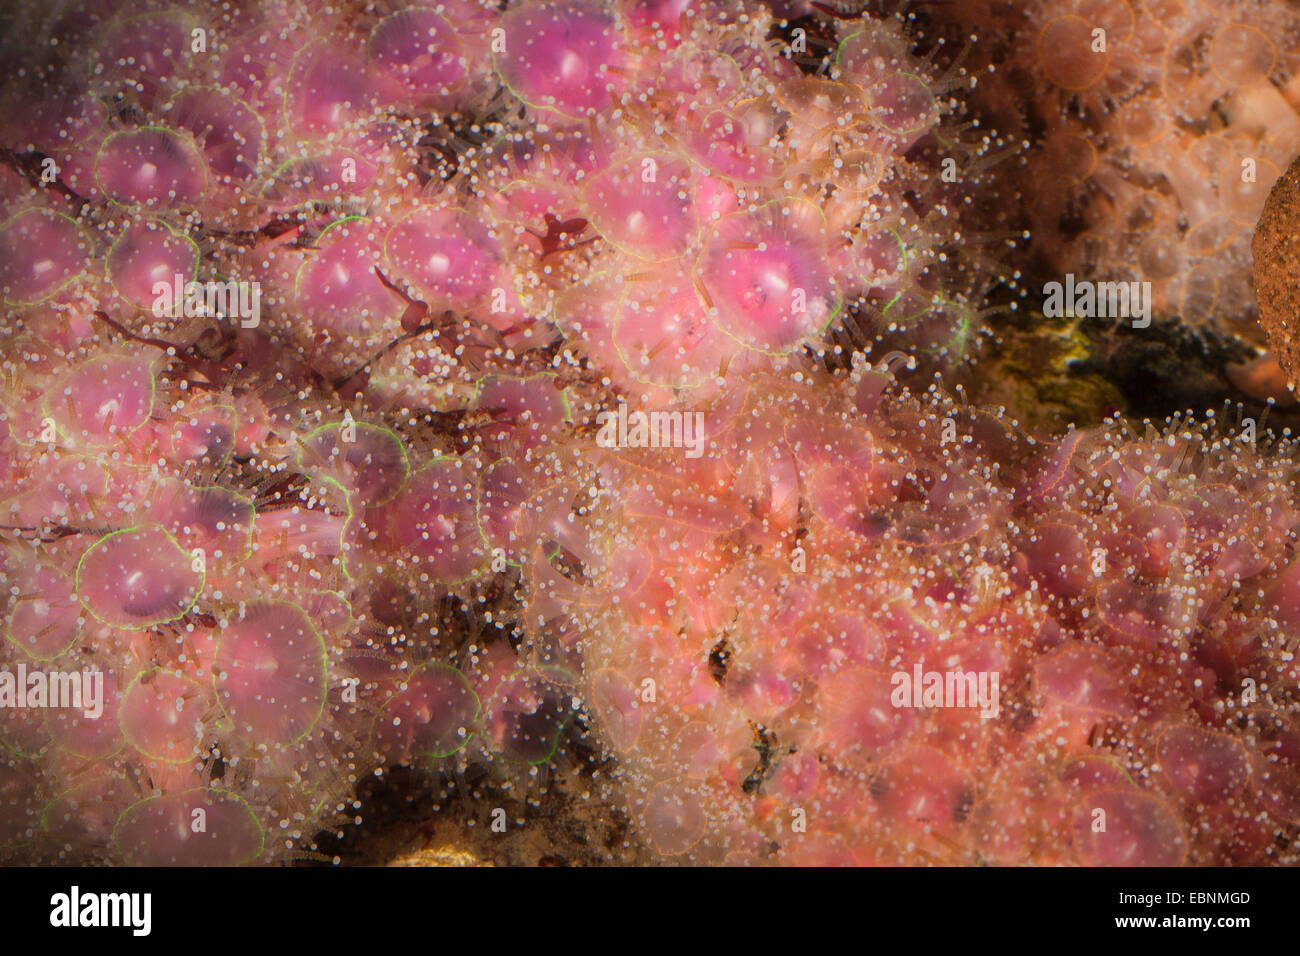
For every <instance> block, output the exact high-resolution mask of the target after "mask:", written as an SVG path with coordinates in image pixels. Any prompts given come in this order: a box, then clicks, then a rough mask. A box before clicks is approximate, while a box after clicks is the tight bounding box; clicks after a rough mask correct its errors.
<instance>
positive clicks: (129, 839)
mask: <svg viewBox="0 0 1300 956" xmlns="http://www.w3.org/2000/svg"><path fill="white" fill-rule="evenodd" d="M199 824H202V825H201V826H200V825H199ZM113 845H114V847H115V849H116V851H117V853H118V855H119V857H120V858H121V859H122V860H124V861H126V862H127V863H128V864H131V865H135V866H241V865H246V864H249V863H252V862H254V861H256V860H257V859H258V858H260V857H261V855H262V852H263V849H264V848H265V845H266V835H265V831H264V829H263V827H262V824H261V823H260V822H258V819H257V815H256V814H255V813H254V812H253V809H252V807H250V806H249V804H248V803H247V802H246V801H245V800H244V799H242V798H241V797H239V796H238V795H236V794H234V793H231V792H229V791H226V790H218V789H215V788H202V787H199V788H195V789H192V790H185V791H181V792H177V793H166V794H161V795H159V796H152V797H145V798H144V799H143V800H140V801H139V802H137V803H134V804H132V805H131V806H130V807H128V808H127V809H126V810H125V811H123V813H122V815H121V816H120V817H118V819H117V823H116V824H115V825H114V827H113Z"/></svg>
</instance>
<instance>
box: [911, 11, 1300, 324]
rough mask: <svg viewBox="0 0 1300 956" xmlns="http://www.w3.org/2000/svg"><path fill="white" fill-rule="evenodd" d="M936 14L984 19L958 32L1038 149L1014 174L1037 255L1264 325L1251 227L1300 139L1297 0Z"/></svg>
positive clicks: (1213, 318) (1169, 300) (1007, 119)
mask: <svg viewBox="0 0 1300 956" xmlns="http://www.w3.org/2000/svg"><path fill="white" fill-rule="evenodd" d="M934 16H935V18H936V20H943V21H947V22H948V24H949V25H950V26H951V27H952V31H951V32H953V33H954V34H955V33H957V32H958V31H960V32H961V33H962V34H963V35H964V34H968V33H970V32H971V31H972V30H975V31H977V32H978V33H979V40H978V42H975V43H970V42H966V43H964V44H962V45H964V46H966V47H967V48H968V52H970V54H971V56H970V57H968V58H967V60H966V65H967V67H968V68H971V72H972V74H973V75H974V76H975V78H976V79H977V80H978V86H979V87H980V89H977V91H976V92H975V94H974V97H975V100H976V102H977V103H978V104H979V105H980V108H981V109H984V110H986V111H987V113H988V114H989V115H990V116H991V117H993V118H994V120H995V122H997V123H999V124H1000V126H1001V128H1002V129H1003V131H1004V132H1007V133H1013V132H1014V131H1016V130H1019V131H1020V134H1021V135H1022V136H1023V137H1024V139H1025V140H1026V142H1027V144H1028V145H1029V146H1030V149H1029V150H1028V152H1027V153H1026V156H1025V158H1024V162H1023V164H1020V163H1016V164H1008V165H1007V166H1006V167H1005V172H1006V173H1007V176H1008V180H1007V182H1006V183H1005V186H1006V187H1007V189H1008V190H1014V193H1015V195H1016V196H1017V197H1018V201H1017V202H1016V203H1015V204H1014V206H1008V207H1007V212H1008V214H1009V216H1010V217H1011V218H1014V217H1016V216H1023V217H1027V220H1026V222H1025V224H1026V225H1028V226H1029V227H1030V228H1031V229H1032V230H1033V232H1034V235H1035V237H1036V241H1035V243H1034V248H1035V253H1036V260H1037V261H1036V267H1037V268H1039V269H1040V270H1046V271H1047V272H1049V273H1057V274H1064V273H1067V272H1074V273H1076V274H1080V275H1086V276H1088V277H1091V278H1093V279H1095V280H1097V281H1142V282H1150V283H1151V286H1152V293H1153V300H1154V311H1155V313H1156V314H1157V315H1160V316H1164V317H1171V318H1172V317H1178V318H1180V319H1181V320H1182V321H1183V322H1186V323H1188V324H1190V325H1192V326H1195V327H1201V328H1204V327H1210V328H1212V329H1218V330H1226V331H1230V332H1231V333H1232V334H1235V335H1238V336H1241V337H1243V338H1245V339H1248V340H1250V341H1254V342H1259V341H1260V340H1261V338H1262V337H1261V336H1260V335H1259V330H1258V328H1257V327H1256V326H1255V324H1254V321H1255V319H1256V318H1257V316H1258V311H1257V308H1256V304H1255V293H1254V289H1253V286H1252V283H1251V274H1250V273H1251V270H1250V263H1251V254H1250V241H1251V234H1252V232H1253V230H1254V226H1255V222H1256V220H1257V219H1258V218H1259V215H1260V212H1261V210H1262V208H1263V206H1264V202H1265V199H1266V198H1267V196H1268V193H1269V190H1270V188H1271V187H1272V185H1273V183H1274V182H1275V181H1276V180H1277V178H1278V176H1279V175H1280V174H1281V172H1282V170H1284V169H1285V168H1286V167H1287V165H1288V164H1289V163H1290V161H1291V159H1292V157H1293V156H1294V155H1295V154H1296V153H1297V152H1300V92H1298V91H1297V86H1296V71H1297V68H1298V67H1300V60H1297V58H1296V55H1295V51H1296V49H1297V32H1296V20H1295V13H1294V10H1292V9H1291V8H1290V7H1289V5H1288V4H1286V3H1278V2H1273V0H1231V2H1227V3H1222V4H1213V5H1212V4H1200V3H1166V2H1162V0H1068V2H1064V3H1063V2H1059V0H1041V2H1032V3H1026V4H1021V3H1003V2H997V0H992V2H991V0H962V2H961V3H958V4H954V5H952V6H951V7H948V8H946V9H944V10H936V11H935V13H934ZM936 29H940V27H939V25H937V24H936ZM1013 180H1014V181H1013ZM1012 210H1014V212H1012Z"/></svg>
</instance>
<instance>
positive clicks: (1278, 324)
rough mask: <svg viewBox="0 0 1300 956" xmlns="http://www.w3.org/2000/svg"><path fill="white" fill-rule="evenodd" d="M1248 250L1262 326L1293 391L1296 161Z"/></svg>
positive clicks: (1298, 245)
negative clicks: (1253, 271) (1250, 255)
mask: <svg viewBox="0 0 1300 956" xmlns="http://www.w3.org/2000/svg"><path fill="white" fill-rule="evenodd" d="M1252 248H1253V250H1254V253H1255V290H1256V293H1257V295H1258V297H1259V315H1260V322H1261V323H1262V324H1263V326H1264V330H1265V331H1266V332H1267V333H1268V341H1269V345H1270V346H1271V347H1272V349H1273V351H1274V353H1276V355H1277V360H1278V362H1279V363H1280V364H1281V366H1282V369H1283V370H1284V371H1285V372H1286V377H1287V384H1288V385H1289V386H1290V388H1291V390H1292V391H1293V392H1295V391H1296V390H1297V383H1300V159H1297V160H1296V161H1295V162H1293V163H1292V164H1291V168H1290V169H1288V170H1287V171H1286V172H1285V173H1283V174H1282V177H1281V178H1280V179H1278V181H1277V184H1276V185H1274V186H1273V191H1272V192H1271V193H1269V196H1268V202H1266V203H1265V204H1264V214H1263V215H1262V216H1260V219H1259V224H1258V225H1257V226H1256V227H1255V239H1254V243H1253V246H1252Z"/></svg>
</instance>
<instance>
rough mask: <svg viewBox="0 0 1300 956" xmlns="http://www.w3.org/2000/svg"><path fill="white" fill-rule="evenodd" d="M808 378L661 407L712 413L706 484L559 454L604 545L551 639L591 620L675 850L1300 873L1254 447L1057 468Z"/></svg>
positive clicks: (1112, 432)
mask: <svg viewBox="0 0 1300 956" xmlns="http://www.w3.org/2000/svg"><path fill="white" fill-rule="evenodd" d="M795 379H796V380H794V381H792V380H791V379H790V378H789V377H779V378H768V377H759V376H756V377H754V378H753V379H751V381H750V383H749V385H748V387H747V388H744V389H736V390H732V391H731V392H729V393H728V394H727V395H726V396H725V397H723V398H720V399H719V400H718V401H716V402H712V403H708V404H704V405H699V406H695V405H690V404H689V403H683V404H680V405H678V406H676V407H674V408H672V409H670V410H665V411H663V412H659V413H657V414H660V415H663V416H665V417H664V418H663V419H661V421H663V422H669V421H671V418H670V417H669V416H673V415H679V416H680V415H685V416H689V415H692V414H697V413H698V414H699V415H701V416H702V419H703V424H704V428H705V433H706V436H707V453H706V454H704V455H701V456H699V457H698V458H695V459H692V458H690V457H689V456H686V455H685V454H684V451H683V450H682V449H681V448H673V447H645V448H636V447H615V448H610V449H602V448H599V447H595V446H594V445H593V443H592V441H591V440H590V439H586V440H583V442H582V443H581V444H579V445H577V446H574V447H571V448H568V449H563V450H558V451H557V452H556V454H557V457H558V461H559V462H562V463H563V464H562V465H557V466H556V472H557V473H567V474H570V475H572V480H571V481H570V482H569V483H567V484H563V485H561V486H560V487H562V488H563V491H561V490H560V487H557V488H556V489H552V491H551V493H550V495H548V498H547V502H548V503H549V502H553V501H554V500H555V499H556V498H559V499H561V500H562V501H563V502H564V507H565V508H566V510H570V511H571V513H572V514H575V515H578V516H579V518H578V520H577V523H578V525H579V530H571V531H570V532H569V534H568V536H567V537H566V538H565V539H563V540H562V541H561V542H560V544H561V545H562V547H563V549H564V551H563V553H564V555H565V556H566V562H567V563H566V567H565V568H562V569H560V570H559V572H557V569H556V559H555V554H556V549H555V548H550V549H543V548H539V549H538V550H537V551H536V552H535V554H534V556H533V568H532V569H531V572H530V581H531V584H532V588H533V591H534V593H535V595H536V598H535V600H536V601H537V603H538V604H542V605H545V606H546V608H547V609H546V611H544V612H540V613H538V614H537V615H536V617H535V618H530V623H532V624H535V625H540V624H543V623H544V624H546V625H547V626H550V627H554V625H553V622H552V620H551V618H550V617H549V613H550V608H551V607H561V608H566V609H567V614H566V617H565V619H566V621H567V622H568V626H569V627H571V628H573V629H576V630H577V632H578V638H577V640H578V643H579V646H580V648H581V652H582V659H583V663H584V668H585V670H584V674H583V687H584V691H585V696H586V699H587V701H588V705H589V706H590V708H591V710H592V712H593V714H594V715H595V716H596V718H597V721H598V727H599V728H600V729H601V731H602V733H603V734H604V735H605V738H606V740H607V741H608V744H609V746H610V747H611V749H612V750H613V751H614V752H615V753H616V754H617V755H618V757H619V766H620V775H619V782H620V785H621V787H622V790H623V794H624V798H625V799H626V801H627V803H628V804H629V806H630V807H631V808H632V809H633V812H634V816H635V819H636V820H637V822H638V823H639V825H640V826H641V827H642V829H643V832H644V833H645V834H646V836H647V838H648V840H649V841H650V842H651V843H652V845H653V846H654V847H655V848H656V849H658V850H659V851H660V852H661V853H662V854H664V855H665V857H667V858H676V859H685V860H689V861H693V862H760V861H768V862H776V863H828V862H855V863H875V864H880V863H889V864H897V863H907V862H935V863H957V864H973V863H979V862H986V863H999V864H1026V863H1029V864H1043V863H1076V864H1130V865H1131V864H1134V863H1143V864H1153V863H1163V864H1178V863H1183V862H1194V863H1200V864H1208V863H1215V864H1222V863H1244V862H1261V861H1267V860H1273V861H1286V860H1292V859H1293V851H1292V850H1291V848H1290V846H1289V844H1288V843H1287V842H1286V840H1285V839H1281V840H1280V841H1279V838H1284V837H1285V835H1286V834H1287V833H1288V832H1289V828H1290V827H1291V826H1293V825H1294V823H1295V822H1296V819H1297V814H1298V813H1300V804H1298V803H1297V802H1296V795H1297V793H1298V792H1300V790H1298V789H1297V788H1298V787H1300V764H1298V763H1297V760H1300V752H1297V750H1296V746H1297V744H1300V736H1297V733H1298V732H1300V728H1298V727H1297V726H1296V724H1295V720H1294V710H1295V704H1296V695H1295V691H1294V687H1295V685H1296V681H1295V674H1294V663H1293V660H1292V651H1291V649H1292V645H1293V641H1292V638H1291V637H1290V636H1289V635H1290V634H1291V633H1292V630H1293V627H1294V624H1295V621H1294V618H1295V614H1296V609H1295V600H1296V596H1295V593H1294V591H1295V581H1296V579H1297V572H1298V571H1300V564H1297V563H1296V562H1295V561H1294V559H1293V555H1292V548H1293V545H1294V541H1295V534H1296V530H1297V528H1300V509H1298V508H1297V505H1296V501H1295V495H1294V491H1293V488H1292V485H1293V482H1294V478H1295V464H1294V462H1293V461H1291V460H1289V459H1285V458H1283V457H1279V456H1277V455H1276V453H1275V452H1276V450H1275V451H1274V453H1270V454H1262V453H1260V452H1259V451H1257V449H1256V448H1255V447H1254V445H1253V444H1252V442H1253V438H1252V430H1253V428H1254V423H1252V422H1246V423H1240V427H1233V426H1229V425H1227V424H1225V423H1218V424H1216V423H1215V422H1214V421H1213V420H1211V421H1210V422H1208V423H1207V424H1205V425H1201V426H1195V425H1191V424H1180V423H1175V425H1174V426H1173V427H1172V428H1170V429H1169V430H1167V431H1155V430H1152V431H1151V432H1150V433H1149V434H1147V435H1133V434H1130V433H1128V432H1126V431H1125V430H1124V429H1123V428H1121V427H1120V426H1119V425H1118V424H1115V425H1112V426H1110V427H1108V428H1106V429H1102V430H1100V431H1097V432H1090V433H1085V432H1075V433H1072V434H1071V435H1070V436H1068V437H1067V438H1065V439H1064V440H1063V441H1061V442H1060V443H1059V444H1055V445H1047V446H1043V445H1039V446H1034V445H1033V444H1032V443H1025V442H1024V441H1023V440H1022V439H1020V438H1018V437H1017V435H1016V427H1015V423H1014V422H1011V421H1009V420H1007V419H1005V418H1004V417H1001V416H998V415H995V414H989V413H985V412H977V411H972V410H970V409H966V408H962V407H959V406H957V405H955V404H953V403H951V402H949V401H947V400H945V399H943V398H941V397H940V396H939V395H938V394H937V393H936V394H933V395H928V396H925V397H924V399H918V398H916V397H912V396H910V395H909V394H908V393H907V392H906V391H905V390H902V389H899V388H898V387H897V386H896V385H895V384H893V382H892V379H891V377H890V376H889V375H888V374H887V373H886V372H885V371H883V370H877V369H867V368H861V369H859V370H858V371H857V372H856V373H855V374H854V375H852V376H849V377H847V378H843V377H841V378H827V377H822V376H821V375H820V374H819V373H815V372H813V373H808V374H806V375H798V376H795ZM631 444H632V443H631V442H629V446H630V445H631ZM543 510H544V508H543V506H542V505H541V504H540V503H539V505H538V506H537V507H536V509H535V514H538V515H540V514H542V513H543ZM575 569H578V570H575ZM954 695H955V698H954Z"/></svg>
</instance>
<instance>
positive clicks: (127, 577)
mask: <svg viewBox="0 0 1300 956" xmlns="http://www.w3.org/2000/svg"><path fill="white" fill-rule="evenodd" d="M203 584H204V572H203V570H201V569H200V568H199V567H197V566H195V564H194V562H193V561H192V560H191V557H190V555H189V553H188V552H186V551H184V550H182V549H181V548H180V546H179V545H178V544H177V543H176V539H175V538H173V537H172V536H171V535H170V534H169V533H168V532H167V531H166V530H165V529H164V528H163V527H162V526H161V525H145V526H141V527H138V528H131V529H127V530H124V531H115V532H112V533H110V534H107V535H105V536H104V537H102V538H100V539H99V541H97V542H96V543H95V544H93V545H91V547H90V548H89V549H87V551H86V552H85V554H83V555H82V557H81V561H80V562H79V563H78V565H77V573H76V591H77V596H78V598H79V599H80V600H81V603H82V604H83V605H85V607H86V609H87V610H88V611H90V613H91V614H93V615H94V616H95V617H96V618H98V619H99V620H101V621H104V622H105V623H108V624H113V625H116V626H119V627H151V626H154V625H157V624H165V623H167V622H168V621H174V620H176V619H177V618H180V617H183V616H184V615H185V613H186V612H187V611H188V610H189V609H190V608H191V607H193V605H194V602H195V601H196V600H197V598H198V596H199V594H200V593H201V592H202V590H203Z"/></svg>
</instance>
